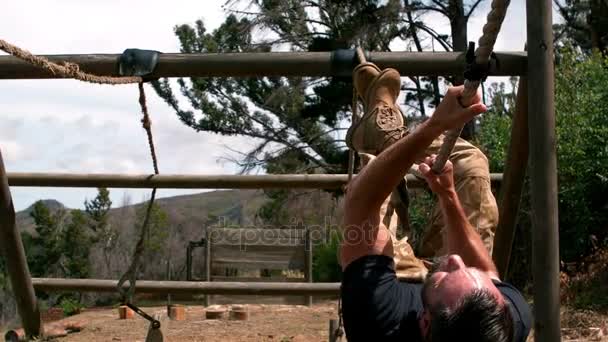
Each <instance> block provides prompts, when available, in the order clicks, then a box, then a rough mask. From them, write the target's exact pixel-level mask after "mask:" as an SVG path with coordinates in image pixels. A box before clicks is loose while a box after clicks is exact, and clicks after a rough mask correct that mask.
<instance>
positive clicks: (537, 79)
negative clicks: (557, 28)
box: [526, 0, 561, 342]
mask: <svg viewBox="0 0 608 342" xmlns="http://www.w3.org/2000/svg"><path fill="white" fill-rule="evenodd" d="M526 4H527V6H526V9H527V13H526V17H527V27H528V30H527V31H528V82H529V90H528V91H529V104H528V112H529V113H531V114H532V115H529V116H528V123H529V132H530V181H531V184H530V188H531V201H532V246H533V250H532V263H533V274H534V320H535V322H534V337H535V340H536V341H540V342H545V341H547V342H549V341H561V338H560V315H559V313H560V302H559V232H558V212H557V156H556V146H555V103H554V96H555V95H554V69H553V30H552V7H551V5H552V2H551V0H527V2H526Z"/></svg>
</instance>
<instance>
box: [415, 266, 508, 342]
mask: <svg viewBox="0 0 608 342" xmlns="http://www.w3.org/2000/svg"><path fill="white" fill-rule="evenodd" d="M422 301H423V303H424V307H425V312H424V315H423V317H422V318H421V321H420V326H421V329H422V332H423V334H424V335H425V337H426V340H427V341H498V342H503V341H504V342H506V341H510V340H511V336H512V331H513V322H512V318H511V315H510V313H509V308H508V307H507V304H506V302H505V300H504V299H503V297H502V295H501V294H500V292H499V291H498V289H497V288H496V286H495V285H494V283H493V282H492V279H490V277H489V276H488V275H487V274H485V273H484V272H481V271H479V270H478V269H475V268H471V267H466V265H465V264H464V263H463V261H462V259H461V258H460V257H459V256H458V255H450V256H448V257H447V258H445V259H444V260H443V261H442V262H441V263H440V264H439V266H438V267H437V269H436V271H435V272H433V273H432V274H430V275H429V277H428V278H427V280H426V282H425V284H424V288H423V291H422Z"/></svg>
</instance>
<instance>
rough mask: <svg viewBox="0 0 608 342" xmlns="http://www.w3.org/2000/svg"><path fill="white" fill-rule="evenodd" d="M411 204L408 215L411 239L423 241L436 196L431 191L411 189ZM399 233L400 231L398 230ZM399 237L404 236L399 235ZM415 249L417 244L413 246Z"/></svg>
mask: <svg viewBox="0 0 608 342" xmlns="http://www.w3.org/2000/svg"><path fill="white" fill-rule="evenodd" d="M409 196H410V206H409V208H408V215H409V219H410V231H411V232H410V234H411V235H410V239H409V241H413V242H416V241H422V240H421V237H422V234H423V233H424V230H425V229H426V228H427V227H428V224H429V219H430V218H431V213H432V211H433V209H434V208H435V198H434V195H433V194H432V193H431V192H430V191H426V190H413V189H410V190H409ZM397 233H399V231H397ZM399 238H402V237H401V236H399ZM412 247H413V248H414V250H415V249H416V246H412Z"/></svg>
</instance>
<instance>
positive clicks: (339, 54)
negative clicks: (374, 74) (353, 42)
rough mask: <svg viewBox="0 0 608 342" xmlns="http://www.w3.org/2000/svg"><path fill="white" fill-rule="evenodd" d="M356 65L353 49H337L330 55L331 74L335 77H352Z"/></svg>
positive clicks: (355, 53) (355, 54)
mask: <svg viewBox="0 0 608 342" xmlns="http://www.w3.org/2000/svg"><path fill="white" fill-rule="evenodd" d="M357 64H358V62H357V52H356V51H355V49H338V50H334V51H333V52H332V54H331V74H332V75H334V76H335V77H349V78H350V77H352V74H353V69H354V68H355V66H356V65H357Z"/></svg>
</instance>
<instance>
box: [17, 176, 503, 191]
mask: <svg viewBox="0 0 608 342" xmlns="http://www.w3.org/2000/svg"><path fill="white" fill-rule="evenodd" d="M490 180H491V182H492V183H494V184H496V183H500V182H501V180H502V174H501V173H493V174H491V175H490ZM347 182H348V175H346V174H335V175H332V174H311V175H244V176H241V175H153V174H139V175H124V174H101V173H89V174H86V173H18V172H12V173H9V174H8V183H9V185H10V186H33V187H71V188H96V187H105V188H159V189H263V188H265V189H270V188H275V189H277V188H278V189H281V188H292V189H293V188H299V189H340V188H342V187H343V186H344V185H346V183H347ZM424 183H425V182H424V180H421V179H419V178H416V177H415V176H414V175H407V184H408V186H409V187H412V188H420V187H422V186H424Z"/></svg>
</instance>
